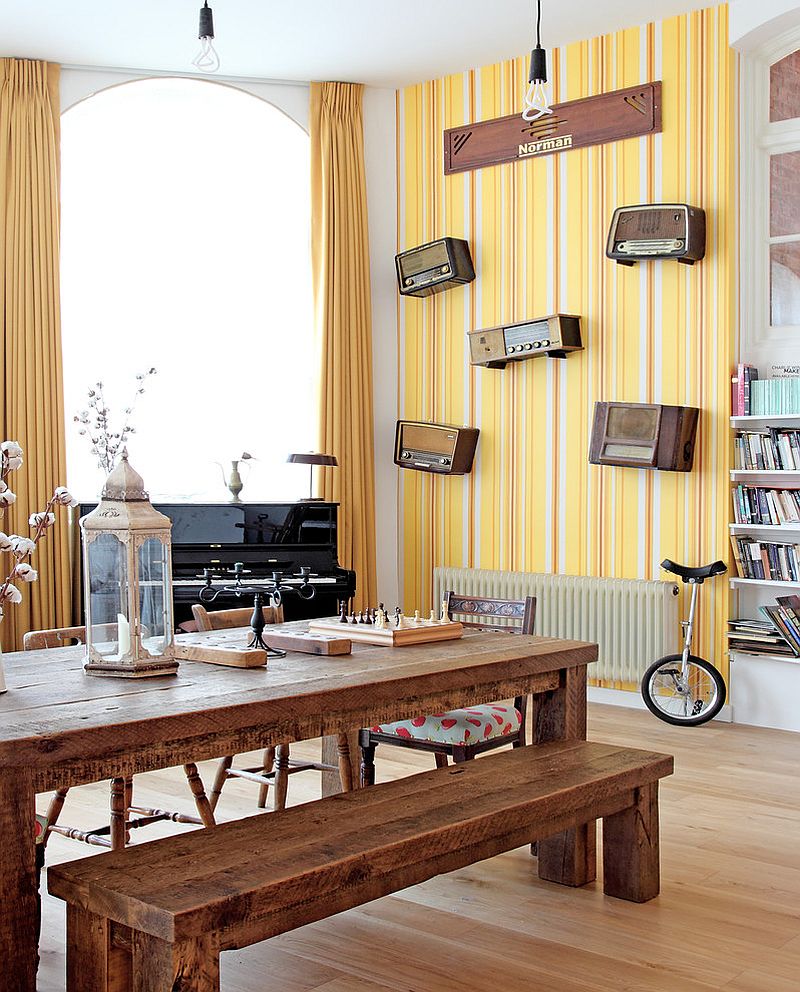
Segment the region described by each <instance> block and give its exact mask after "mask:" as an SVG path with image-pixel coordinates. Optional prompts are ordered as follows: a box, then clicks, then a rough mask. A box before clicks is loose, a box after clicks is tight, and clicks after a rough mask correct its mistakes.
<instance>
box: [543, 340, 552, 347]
mask: <svg viewBox="0 0 800 992" xmlns="http://www.w3.org/2000/svg"><path fill="white" fill-rule="evenodd" d="M549 344H550V338H544V340H543V341H542V347H543V348H546V347H547V346H548V345H549Z"/></svg>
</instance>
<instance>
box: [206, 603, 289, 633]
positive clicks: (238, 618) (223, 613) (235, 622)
mask: <svg viewBox="0 0 800 992" xmlns="http://www.w3.org/2000/svg"><path fill="white" fill-rule="evenodd" d="M263 613H264V622H265V623H283V607H282V606H265V607H264V608H263ZM252 615H253V607H252V606H245V607H243V608H241V609H238V610H214V611H213V612H212V613H209V612H208V610H207V609H206V608H205V606H200V605H199V604H195V605H194V606H193V607H192V616H193V617H194V619H195V621H196V622H197V629H198V630H226V629H229V628H231V627H249V626H250V617H252Z"/></svg>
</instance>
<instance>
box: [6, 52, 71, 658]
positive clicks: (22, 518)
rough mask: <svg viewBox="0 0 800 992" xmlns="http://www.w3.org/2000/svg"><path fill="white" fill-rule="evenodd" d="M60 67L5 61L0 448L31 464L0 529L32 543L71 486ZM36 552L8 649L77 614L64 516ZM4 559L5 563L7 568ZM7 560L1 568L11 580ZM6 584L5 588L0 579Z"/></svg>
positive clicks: (10, 618) (15, 484)
mask: <svg viewBox="0 0 800 992" xmlns="http://www.w3.org/2000/svg"><path fill="white" fill-rule="evenodd" d="M59 74H60V70H59V66H57V65H51V64H49V63H47V62H33V61H27V60H23V59H0V194H1V196H2V199H0V321H2V326H0V355H1V356H2V363H3V365H2V369H3V371H2V397H1V398H0V438H3V439H7V440H12V441H18V442H19V443H20V444H21V445H22V447H23V449H24V451H25V464H24V465H23V467H22V468H21V469H19V470H18V471H16V472H14V473H12V475H11V476H10V477H9V480H8V481H9V484H10V488H11V489H12V491H13V492H15V493H16V494H17V502H16V503H15V504H14V505H13V506H11V507H10V509H9V510H8V512H7V513H6V515H5V520H4V521H3V522H2V524H0V527H2V529H3V530H4V531H6V532H7V533H15V534H24V535H28V534H29V533H30V531H29V527H28V516H29V515H30V514H31V513H32V512H34V511H35V510H42V509H43V508H44V506H45V504H46V502H47V499H48V498H49V496H50V495H51V494H52V492H53V489H54V488H55V487H56V486H60V485H64V483H65V481H66V454H65V447H66V445H65V436H64V392H63V378H62V376H63V373H62V364H61V323H60V291H59V165H60V162H59V124H60V119H59V112H60V101H59V89H58V87H59ZM59 517H60V519H59V520H58V521H57V524H56V527H55V528H54V529H53V530H51V531H49V532H48V533H47V535H46V536H45V537H44V538H43V540H42V541H41V542H40V544H39V547H38V550H37V552H36V554H35V556H34V561H33V565H34V567H35V568H36V569H37V570H38V572H39V581H38V582H36V583H33V584H31V585H25V586H24V588H23V589H22V592H23V596H24V599H23V602H22V604H20V605H18V606H8V607H7V608H6V611H5V613H6V615H5V619H4V621H3V623H2V624H0V637H2V644H3V647H4V649H6V650H9V649H12V648H16V647H19V646H20V641H21V637H22V634H23V633H24V632H25V631H27V630H36V629H41V628H47V627H56V626H62V625H65V624H67V623H69V620H70V613H71V594H72V586H71V577H70V564H69V543H68V535H67V521H66V513H63V512H62V513H60V514H59ZM5 558H6V556H4V559H5ZM6 564H7V561H6V560H3V561H0V568H2V569H3V572H2V576H5V575H6V574H7V573H6V571H5V565H6ZM2 576H0V578H2Z"/></svg>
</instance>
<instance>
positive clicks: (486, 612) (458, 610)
mask: <svg viewBox="0 0 800 992" xmlns="http://www.w3.org/2000/svg"><path fill="white" fill-rule="evenodd" d="M445 598H446V601H447V614H448V616H449V617H450V619H451V620H458V621H459V622H460V623H462V624H463V625H464V626H465V627H477V628H478V629H480V630H506V631H508V632H509V633H515V634H532V633H533V626H534V623H535V621H536V597H535V596H526V597H525V599H491V598H489V597H488V596H461V595H459V594H458V593H455V592H453V591H452V590H450V591H448V592H446V593H445ZM492 620H499V621H501V622H500V623H492Z"/></svg>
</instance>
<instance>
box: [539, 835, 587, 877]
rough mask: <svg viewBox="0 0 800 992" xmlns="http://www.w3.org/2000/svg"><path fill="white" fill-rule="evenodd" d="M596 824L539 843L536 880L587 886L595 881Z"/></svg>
mask: <svg viewBox="0 0 800 992" xmlns="http://www.w3.org/2000/svg"><path fill="white" fill-rule="evenodd" d="M596 847H597V821H596V820H591V821H590V822H589V823H583V824H581V825H580V826H578V827H573V828H572V829H571V830H565V831H564V832H563V833H560V834H556V835H555V836H554V837H547V838H546V839H545V840H540V841H539V842H538V843H537V845H536V853H537V857H538V858H539V866H538V867H539V878H541V879H544V880H545V881H546V882H559V883H560V884H561V885H576V886H577V885H587V884H588V883H589V882H593V881H594V880H595V879H596V878H597V855H596Z"/></svg>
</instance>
